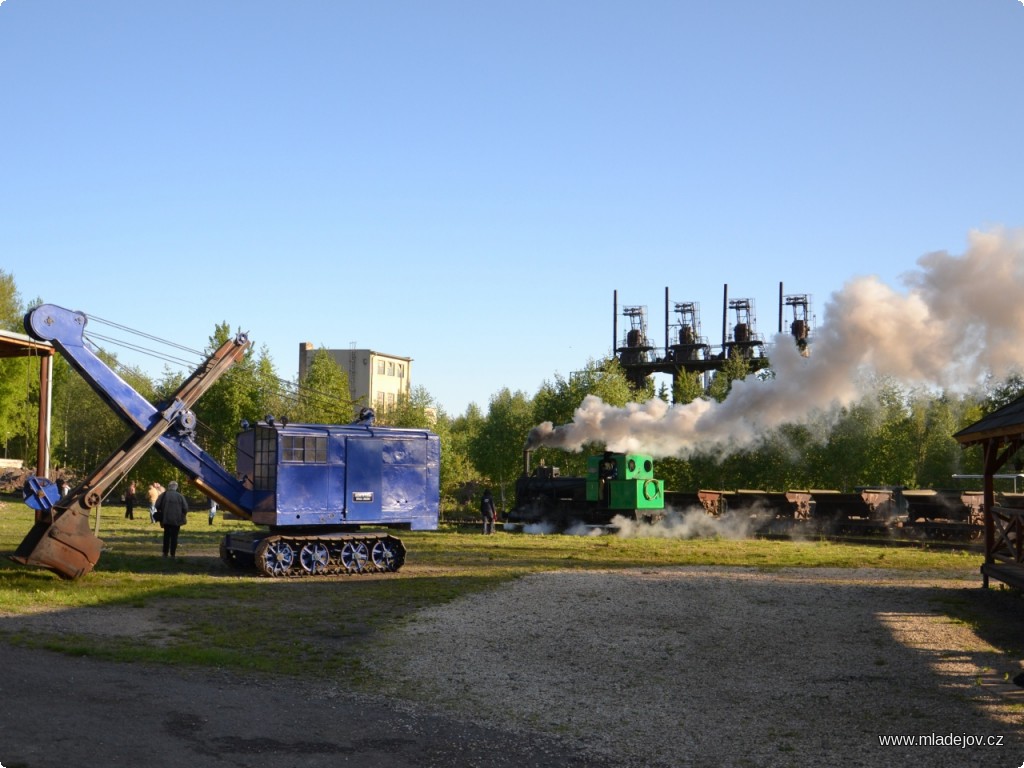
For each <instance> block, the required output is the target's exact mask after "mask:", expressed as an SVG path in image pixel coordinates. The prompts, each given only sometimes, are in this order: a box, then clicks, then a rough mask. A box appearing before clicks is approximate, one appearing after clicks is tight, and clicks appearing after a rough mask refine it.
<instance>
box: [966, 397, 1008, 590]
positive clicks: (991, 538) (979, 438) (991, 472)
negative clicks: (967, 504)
mask: <svg viewBox="0 0 1024 768" xmlns="http://www.w3.org/2000/svg"><path fill="white" fill-rule="evenodd" d="M953 437H954V438H955V439H956V440H957V441H958V442H959V443H960V445H961V447H963V448H966V447H968V446H972V445H980V446H981V448H982V455H983V456H984V476H983V483H984V486H983V488H984V506H983V511H984V515H985V562H984V563H982V566H981V576H982V582H983V584H984V586H985V587H988V582H989V579H990V578H993V579H998V580H999V581H1002V582H1004V583H1005V584H1009V585H1010V586H1013V587H1017V588H1018V589H1024V509H1021V508H1015V507H1011V506H1009V505H1008V504H1003V505H1000V504H996V493H995V475H996V473H997V472H998V471H999V469H1000V468H1002V467H1003V466H1004V465H1005V464H1006V463H1007V462H1008V461H1009V460H1010V459H1011V458H1012V457H1013V456H1014V454H1015V453H1016V452H1017V451H1018V449H1020V447H1021V445H1024V397H1019V398H1017V399H1016V400H1014V401H1012V402H1010V403H1007V404H1006V405H1004V406H1003V407H1002V408H1000V409H998V410H996V411H993V412H992V413H990V414H989V415H988V416H986V417H985V418H983V419H981V420H979V421H977V422H975V423H974V424H972V425H971V426H969V427H965V428H964V429H962V430H960V431H959V432H957V433H956V434H955V435H953Z"/></svg>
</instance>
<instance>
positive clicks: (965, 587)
mask: <svg viewBox="0 0 1024 768" xmlns="http://www.w3.org/2000/svg"><path fill="white" fill-rule="evenodd" d="M978 583H979V579H978V578H977V576H976V574H965V577H964V579H950V578H948V577H934V578H930V577H922V576H921V575H920V574H916V575H912V576H907V575H901V574H898V573H895V572H891V571H883V570H841V569H808V570H802V569H787V570H782V571H772V572H762V571H757V570H753V569H741V568H696V567H685V568H675V569H671V568H670V569H665V568H660V569H651V570H632V571H625V572H622V571H619V572H590V571H588V572H557V573H544V574H535V575H531V576H528V577H526V578H523V579H520V580H518V581H516V582H513V583H511V584H507V585H505V586H504V587H502V588H501V589H499V590H496V591H493V592H490V593H487V594H477V595H473V596H470V597H467V598H463V599H460V600H458V601H455V602H453V603H451V604H448V605H445V606H441V607H436V608H432V609H430V610H426V611H423V612H421V613H420V614H418V615H417V616H416V619H415V620H414V621H411V622H409V623H408V624H407V625H405V626H404V627H402V628H401V629H398V630H397V631H395V632H394V633H392V634H390V635H389V637H388V639H387V642H386V648H385V649H384V651H383V652H382V653H380V654H378V655H376V656H375V662H374V663H375V665H376V667H377V668H378V669H379V670H380V671H381V673H382V675H383V676H384V677H386V679H388V680H390V681H392V682H391V684H390V686H388V687H386V688H385V689H384V690H382V691H381V692H380V693H381V695H379V696H372V697H371V696H365V695H359V694H354V693H352V692H350V691H348V690H346V688H345V686H344V685H343V684H341V683H339V682H337V681H332V680H318V681H303V682H294V683H293V682H289V681H281V680H279V681H270V682H268V681H265V680H260V681H258V680H255V679H250V678H245V677H240V676H237V675H232V674H226V673H223V672H201V671H194V670H189V671H181V670H174V669H168V668H166V667H151V666H145V665H139V664H130V665H118V664H112V663H107V662H101V661H97V660H93V659H88V658H73V657H69V656H61V655H56V654H52V653H49V652H46V651H37V650H26V649H22V648H15V647H11V646H8V645H3V644H0V658H2V660H3V667H4V674H3V675H0V764H2V765H3V766H5V768H19V767H21V768H49V766H54V767H56V766H60V767H61V768H64V767H65V766H68V765H106V764H114V765H120V764H136V763H142V764H145V765H147V766H148V767H149V768H164V767H166V768H184V766H190V767H191V768H194V767H195V766H208V765H209V766H236V765H237V766H242V765H245V766H252V765H260V764H261V762H264V761H265V762H267V763H268V764H273V765H287V766H316V767H319V766H337V765H349V764H352V765H355V764H358V765H360V766H367V768H375V767H376V766H391V767H393V768H401V767H402V766H439V767H442V766H453V767H454V766H479V767H480V768H489V767H491V766H494V767H495V768H497V767H499V766H513V765H515V766H538V767H539V766H594V767H595V768H604V767H605V766H608V767H612V766H614V767H623V768H629V767H631V766H653V767H656V766H681V767H682V766H759V767H761V766H797V767H802V766H808V767H810V766H815V768H817V766H820V765H822V764H826V765H829V764H835V765H842V766H871V767H872V768H877V767H882V768H884V767H885V766H912V767H913V766H929V768H932V767H935V766H938V767H939V768H943V767H944V766H957V767H958V768H959V767H960V766H965V765H972V766H999V767H1001V768H1008V767H1009V766H1011V765H1012V766H1018V765H1020V764H1021V763H1022V762H1024V714H1022V713H1024V696H1022V694H1024V690H1022V689H1020V688H1018V687H1017V686H1014V685H1013V684H1012V683H1010V682H1008V680H1007V676H1009V677H1012V676H1013V675H1015V674H1016V673H1017V672H1019V671H1020V670H1021V661H1020V660H1019V659H1016V658H1013V659H1011V658H1007V657H1005V656H1004V655H1003V654H1000V653H999V652H997V651H996V650H995V649H994V648H993V647H992V646H991V645H989V644H988V643H987V642H986V641H985V640H984V639H982V638H980V637H978V636H977V635H976V634H975V632H974V631H973V630H972V629H971V628H970V627H969V626H967V625H966V624H963V623H960V622H957V621H953V620H951V619H949V618H948V617H947V616H946V614H945V612H944V610H943V606H944V605H947V604H948V603H949V601H957V600H964V599H971V598H972V595H977V594H978V590H979V587H978ZM135 613H136V614H137V613H138V610H137V609H135ZM33 622H35V623H33ZM62 622H63V623H64V628H67V623H68V622H77V623H78V626H76V629H77V630H78V631H89V632H104V631H108V632H109V631H117V629H118V625H117V618H116V617H115V616H111V615H103V616H100V617H97V615H96V613H95V612H88V611H69V612H62V613H60V614H47V615H45V616H40V617H0V629H12V628H16V629H18V630H19V631H35V630H38V631H40V632H44V631H54V630H55V629H57V630H59V629H60V628H61V623H62ZM883 735H904V736H908V735H914V736H921V735H924V736H927V737H928V738H930V739H932V740H933V741H939V742H941V741H944V740H949V741H952V740H953V738H952V737H956V738H959V739H960V740H961V742H962V741H963V740H964V737H965V736H967V737H969V738H970V739H971V740H972V741H973V740H974V739H976V738H977V737H982V739H983V740H984V741H987V742H992V743H986V744H980V745H979V744H974V743H972V744H970V745H969V746H967V747H961V746H958V745H957V744H948V745H947V744H942V743H937V744H934V745H931V746H914V747H910V746H902V747H897V746H881V745H880V744H879V736H883ZM996 741H1000V742H1001V744H1000V745H997V744H995V742H996Z"/></svg>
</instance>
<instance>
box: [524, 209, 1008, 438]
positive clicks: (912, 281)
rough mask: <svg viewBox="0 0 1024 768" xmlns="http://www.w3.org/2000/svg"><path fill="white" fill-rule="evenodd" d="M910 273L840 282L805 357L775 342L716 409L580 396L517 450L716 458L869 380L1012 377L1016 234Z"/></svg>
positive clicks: (837, 401)
mask: <svg viewBox="0 0 1024 768" xmlns="http://www.w3.org/2000/svg"><path fill="white" fill-rule="evenodd" d="M917 267H918V268H917V269H915V270H914V271H911V272H909V273H907V274H905V275H903V277H902V281H903V283H904V285H905V287H906V291H905V292H903V293H900V292H898V291H896V290H894V289H892V288H890V287H889V286H887V285H885V284H883V283H882V282H881V281H880V280H879V279H878V278H876V277H859V278H855V279H852V280H850V281H849V282H847V283H846V284H845V285H844V286H843V288H842V289H841V290H840V291H838V292H836V293H833V294H832V296H831V297H830V300H829V301H828V302H827V303H826V305H825V317H826V319H827V324H826V325H824V326H822V327H821V328H819V329H818V331H817V333H816V338H815V342H814V347H813V353H812V354H811V356H810V357H809V358H804V357H801V356H800V355H799V353H798V352H797V350H796V347H795V345H794V344H793V343H792V339H791V338H790V337H789V336H787V335H784V334H780V335H778V336H776V337H775V339H774V348H773V352H772V355H771V363H772V369H773V370H774V372H775V378H774V379H769V380H766V381H761V380H759V379H757V378H756V377H750V378H748V379H746V380H744V381H735V382H733V386H732V391H731V392H730V394H729V397H728V398H727V399H726V400H725V401H724V402H721V403H718V402H714V401H708V400H696V401H694V402H692V403H687V404H680V405H670V404H669V403H666V402H664V401H662V400H660V399H657V398H654V399H652V400H650V401H648V402H646V403H630V404H629V405H627V406H625V407H623V408H618V407H614V406H610V405H607V404H606V403H604V402H603V401H602V400H601V399H600V398H598V397H595V396H588V397H586V398H585V399H584V400H583V402H582V403H581V404H580V406H579V408H577V409H576V412H575V414H574V418H573V421H572V423H570V424H564V425H560V426H554V425H552V423H551V422H544V423H543V424H540V425H539V426H537V427H535V428H534V429H533V430H532V431H531V433H530V436H529V439H528V444H527V447H530V448H536V447H540V446H548V447H553V448H563V449H566V450H571V451H577V450H580V448H581V447H582V446H583V445H584V444H586V443H590V442H597V443H603V444H604V445H605V446H606V447H607V449H608V450H612V451H623V452H635V451H643V452H644V453H649V454H652V455H654V456H655V457H657V458H660V457H665V456H679V457H683V458H685V457H688V456H690V455H692V454H693V453H694V452H696V451H701V452H710V451H716V452H719V453H720V454H722V455H726V454H728V453H730V452H732V451H736V450H739V449H742V448H744V447H747V446H750V445H752V444H753V443H755V442H756V441H757V439H758V438H759V437H760V436H762V435H764V434H765V432H766V431H767V430H770V429H773V428H775V427H778V426H780V425H782V424H785V423H806V422H807V421H809V420H810V419H811V418H812V417H814V416H817V415H821V414H828V413H830V412H834V410H835V409H836V408H839V407H842V406H845V405H849V404H851V403H853V402H855V401H856V400H858V399H859V398H860V397H861V396H862V395H863V394H864V393H865V392H866V385H867V384H868V383H869V382H870V381H871V379H872V377H877V376H882V377H888V378H892V379H895V380H897V381H900V382H903V383H905V384H908V385H911V386H926V387H941V388H944V389H947V390H950V391H966V390H969V389H970V388H972V387H974V386H977V385H978V384H980V383H981V382H982V381H983V380H984V377H985V376H986V375H989V374H990V375H992V376H994V377H995V378H997V379H999V378H1003V377H1005V376H1007V375H1008V374H1010V373H1012V372H1013V371H1014V370H1015V369H1016V368H1018V367H1019V364H1020V347H1019V344H1020V339H1021V337H1022V336H1024V305H1021V303H1020V297H1021V296H1022V295H1024V230H1006V229H997V230H992V231H987V232H980V231H974V232H971V233H970V235H969V243H968V249H967V251H966V253H964V254H963V255H962V256H953V255H950V254H949V253H946V252H944V251H939V252H936V253H930V254H926V255H925V256H922V257H921V258H920V259H918V261H917Z"/></svg>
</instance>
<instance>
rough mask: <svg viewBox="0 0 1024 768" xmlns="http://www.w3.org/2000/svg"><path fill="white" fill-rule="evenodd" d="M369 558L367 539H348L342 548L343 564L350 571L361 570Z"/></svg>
mask: <svg viewBox="0 0 1024 768" xmlns="http://www.w3.org/2000/svg"><path fill="white" fill-rule="evenodd" d="M369 559H370V551H369V550H368V549H367V548H366V542H365V541H346V542H345V545H344V546H343V547H342V548H341V564H342V565H344V566H345V569H346V570H348V571H358V572H361V571H362V570H363V569H364V568H365V567H366V561H367V560H369Z"/></svg>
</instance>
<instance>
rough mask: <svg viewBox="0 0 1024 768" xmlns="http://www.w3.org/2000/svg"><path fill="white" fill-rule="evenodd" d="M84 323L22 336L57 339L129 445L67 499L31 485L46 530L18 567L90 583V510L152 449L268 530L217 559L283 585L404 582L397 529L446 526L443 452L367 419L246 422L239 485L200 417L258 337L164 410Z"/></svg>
mask: <svg viewBox="0 0 1024 768" xmlns="http://www.w3.org/2000/svg"><path fill="white" fill-rule="evenodd" d="M87 322H88V318H87V316H86V315H85V314H84V313H82V312H77V311H72V310H68V309H64V308H62V307H57V306H54V305H52V304H43V305H41V306H38V307H36V308H34V309H33V310H31V311H30V312H29V313H28V314H27V315H26V316H25V329H26V331H27V332H28V334H29V335H30V336H32V337H33V338H35V339H38V340H40V341H49V342H51V343H52V344H53V345H54V347H56V349H57V351H58V352H60V354H61V355H62V356H63V357H64V358H65V359H66V360H67V361H68V363H69V364H70V365H71V366H72V367H73V368H74V369H75V370H76V371H77V372H78V373H79V374H80V375H81V376H82V378H83V379H84V380H85V381H86V382H88V383H89V385H90V386H91V387H92V389H93V390H95V392H96V393H97V394H98V395H99V396H100V398H102V399H103V400H104V401H105V402H106V403H107V405H108V406H110V408H111V409H113V411H114V412H115V413H116V414H117V415H118V416H119V417H120V418H121V419H122V420H123V421H124V422H125V423H126V424H128V425H129V427H131V434H130V435H129V437H128V438H127V439H126V440H125V441H124V442H123V443H122V445H121V446H120V447H119V448H118V449H117V450H116V451H114V453H113V454H111V456H110V457H109V458H108V459H107V460H106V461H105V462H103V463H102V464H101V465H100V466H98V467H97V468H96V469H95V470H93V471H92V472H91V473H90V474H89V475H88V476H87V477H86V478H85V479H84V480H82V482H80V483H79V484H78V485H77V486H75V487H73V488H71V489H70V490H69V491H68V492H67V493H66V494H64V495H63V496H62V495H61V493H60V491H59V490H58V488H57V485H56V484H54V483H51V482H50V481H49V480H48V479H46V478H42V477H33V478H30V479H29V480H28V481H27V482H26V483H25V489H24V495H25V501H26V503H27V504H28V505H29V506H30V507H31V508H32V509H34V510H35V523H34V525H33V526H32V529H31V530H30V531H29V533H28V535H27V536H25V539H24V540H23V541H22V542H21V545H20V546H19V547H18V549H17V550H16V551H15V553H14V554H13V555H11V559H13V560H14V561H15V562H18V563H22V564H25V565H33V566H39V567H42V568H47V569H49V570H51V571H53V572H54V573H56V574H58V575H59V576H61V577H62V578H65V579H77V578H79V577H81V576H83V575H85V574H87V573H89V572H90V571H91V570H92V569H93V568H94V567H95V565H96V563H97V562H98V561H99V558H100V553H101V551H102V549H103V542H102V541H101V540H100V539H99V538H98V537H97V536H96V535H95V534H94V533H93V532H92V531H91V530H90V526H89V517H90V514H91V512H92V510H93V509H95V508H96V507H97V506H99V504H100V503H101V502H102V501H103V499H104V498H105V497H106V496H107V494H109V493H110V491H111V490H112V489H113V488H114V487H115V486H116V485H117V484H118V483H119V482H120V481H121V480H122V479H123V478H124V477H125V476H126V475H127V473H128V472H129V471H130V470H131V468H132V467H133V466H134V465H135V463H136V462H138V460H139V459H141V458H142V456H143V455H145V453H146V452H147V451H148V450H149V449H150V448H153V447H156V449H157V450H159V451H160V452H161V453H162V454H163V455H164V457H165V458H166V459H167V460H168V461H169V462H170V463H171V464H173V465H174V466H176V467H177V468H178V469H180V470H181V471H182V472H184V473H185V474H186V475H187V476H188V477H189V478H190V479H191V480H192V482H193V483H194V484H195V486H196V487H197V488H198V489H199V490H200V491H201V492H202V493H203V494H204V495H206V496H207V497H209V498H210V499H213V500H214V501H216V502H217V504H218V505H219V506H220V507H221V508H222V509H224V510H226V511H228V512H230V513H232V514H234V515H236V516H238V517H241V518H244V519H246V520H250V521H251V522H253V523H254V524H255V525H256V526H259V529H258V530H257V529H254V530H253V531H251V532H248V531H246V532H243V533H239V532H235V533H229V534H228V535H226V536H225V537H224V539H223V541H222V542H221V544H220V555H221V559H222V560H223V561H224V562H225V563H226V564H227V565H229V566H231V567H235V568H252V567H255V568H256V570H257V571H258V572H259V573H261V574H263V575H265V576H274V577H278V576H327V575H332V574H356V573H370V572H377V573H381V572H384V573H388V572H395V571H397V570H398V569H399V568H401V566H402V564H403V563H404V562H405V555H406V549H405V546H404V545H403V543H402V541H401V539H399V538H397V537H396V536H394V535H392V534H391V533H390V530H392V529H406V530H436V529H437V525H438V512H439V505H440V456H441V450H440V441H439V438H438V436H437V435H436V434H434V433H433V432H431V431H429V430H425V429H399V428H393V427H381V426H376V425H375V424H374V418H373V412H372V411H371V410H370V409H363V412H361V413H360V417H359V418H358V419H357V420H356V421H355V422H353V423H351V424H345V425H326V424H297V423H291V422H288V421H287V420H285V419H281V420H275V419H274V418H273V417H271V416H267V417H266V418H265V419H264V420H262V421H259V422H258V423H256V424H254V425H252V426H250V425H248V424H243V428H242V430H241V431H240V432H239V433H238V435H237V437H236V449H237V462H236V471H235V473H234V474H232V473H231V472H229V471H228V470H227V469H225V468H224V467H223V466H221V465H220V464H219V463H218V462H217V461H216V460H215V459H214V458H213V457H212V456H210V455H209V454H208V453H206V452H205V451H204V450H203V449H202V448H201V447H200V446H199V445H198V444H197V443H196V441H195V428H196V416H195V413H194V412H193V411H192V408H193V406H194V405H195V403H196V402H197V401H198V400H199V398H200V397H201V396H202V395H203V393H204V392H206V391H207V390H208V389H209V388H210V387H211V386H212V385H213V384H214V383H215V382H216V381H217V379H218V378H219V377H220V376H221V375H223V374H224V373H225V372H226V371H227V370H229V369H230V367H231V366H232V365H234V364H235V363H236V362H238V361H240V360H242V358H243V356H244V355H245V352H246V350H247V349H248V348H249V346H250V342H249V340H248V338H247V336H246V335H245V334H241V333H240V334H238V335H237V336H236V337H235V338H234V339H230V340H228V341H226V342H224V344H222V345H221V346H220V348H219V349H217V350H216V351H215V352H214V353H213V354H212V355H210V356H209V357H208V358H207V360H206V361H205V362H204V363H203V364H202V365H201V366H200V367H199V368H198V369H197V370H196V371H195V372H194V373H193V374H192V375H191V376H190V377H189V378H188V379H187V380H186V381H185V382H184V383H183V384H182V385H181V386H180V387H179V388H178V390H177V391H176V392H175V393H174V395H173V397H171V398H169V400H168V401H167V402H164V403H161V404H158V405H154V404H152V403H150V402H149V401H148V400H147V399H146V398H144V397H142V396H141V395H140V394H139V393H138V392H136V391H135V390H134V389H132V387H131V386H129V385H128V384H127V383H126V382H125V381H124V380H123V379H122V378H121V377H120V376H118V375H117V373H115V372H114V371H113V370H112V369H111V368H110V367H109V366H108V365H107V364H106V363H104V362H103V361H102V360H101V359H100V358H99V357H98V356H97V355H96V354H95V353H94V352H93V351H92V350H91V349H90V348H89V347H88V346H87V344H86V341H85V337H84V332H85V327H86V323H87ZM368 526H370V527H377V528H383V529H385V530H383V531H381V530H377V531H370V530H367V527H368Z"/></svg>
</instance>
